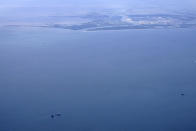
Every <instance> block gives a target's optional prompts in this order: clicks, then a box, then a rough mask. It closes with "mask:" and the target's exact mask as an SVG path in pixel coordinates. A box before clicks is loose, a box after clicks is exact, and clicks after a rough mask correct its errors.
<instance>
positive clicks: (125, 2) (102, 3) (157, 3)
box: [0, 0, 196, 16]
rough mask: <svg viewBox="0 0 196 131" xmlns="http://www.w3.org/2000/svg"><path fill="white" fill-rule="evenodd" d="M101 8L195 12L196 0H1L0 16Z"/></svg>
mask: <svg viewBox="0 0 196 131" xmlns="http://www.w3.org/2000/svg"><path fill="white" fill-rule="evenodd" d="M32 7H36V9H35V8H32ZM24 8H25V9H24ZM101 8H113V9H119V10H120V9H121V10H123V9H125V10H126V9H129V10H148V11H149V10H152V9H153V11H154V10H157V11H158V10H166V11H168V10H174V11H184V10H195V9H196V0H0V16H6V15H13V14H17V12H19V13H18V14H24V13H29V14H33V13H34V14H35V13H36V14H44V13H45V14H47V13H48V14H51V12H53V13H54V14H55V13H56V14H60V13H64V12H69V13H72V12H74V11H75V12H76V11H77V10H80V11H81V10H84V9H91V10H94V9H101Z"/></svg>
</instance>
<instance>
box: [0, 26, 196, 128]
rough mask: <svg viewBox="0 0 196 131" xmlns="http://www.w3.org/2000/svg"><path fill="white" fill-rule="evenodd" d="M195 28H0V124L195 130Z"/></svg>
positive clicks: (43, 126) (45, 126) (0, 125)
mask: <svg viewBox="0 0 196 131" xmlns="http://www.w3.org/2000/svg"><path fill="white" fill-rule="evenodd" d="M195 34H196V30H194V29H157V30H130V31H100V32H82V31H67V30H56V29H43V28H1V29H0V131H195V130H196V124H195V123H196V37H195ZM182 94H184V96H183V95H182ZM55 113H61V114H62V116H60V117H55V118H54V119H52V118H51V117H50V115H51V114H55Z"/></svg>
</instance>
